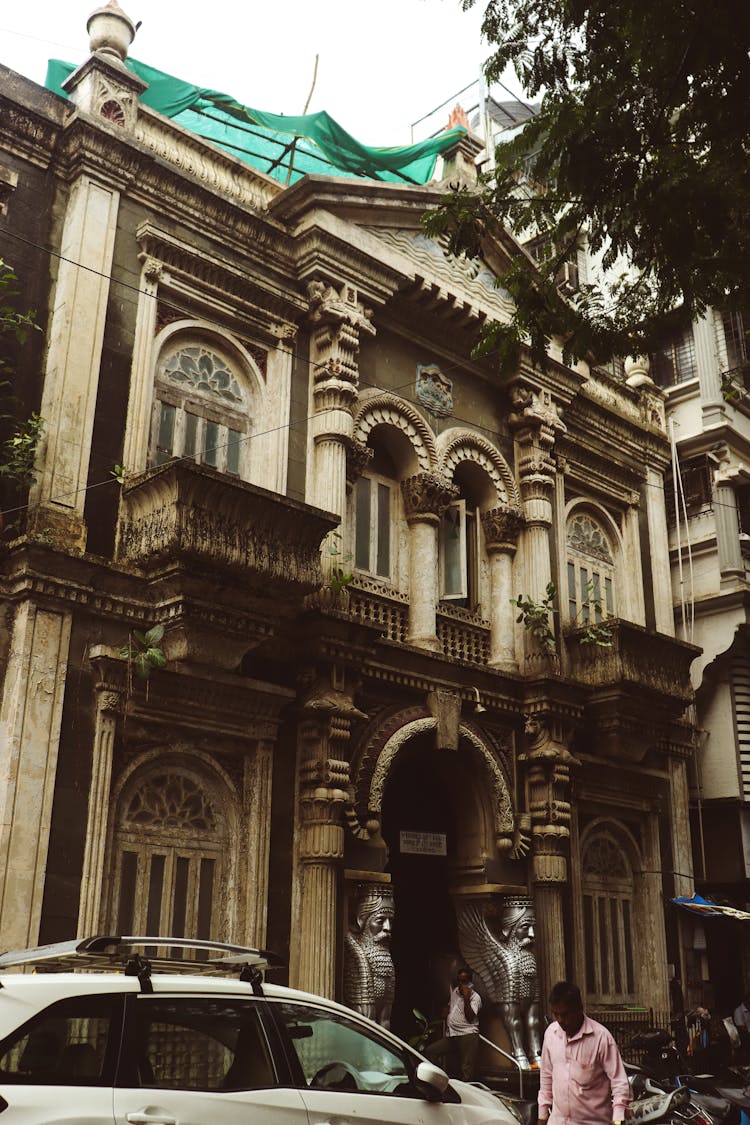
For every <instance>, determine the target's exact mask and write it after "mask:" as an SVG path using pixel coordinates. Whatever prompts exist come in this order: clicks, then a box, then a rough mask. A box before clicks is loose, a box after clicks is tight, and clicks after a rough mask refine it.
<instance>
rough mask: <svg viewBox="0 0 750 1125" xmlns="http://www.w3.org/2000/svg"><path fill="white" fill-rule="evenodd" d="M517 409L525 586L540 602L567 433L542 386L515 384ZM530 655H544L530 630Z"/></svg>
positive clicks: (514, 421) (549, 576) (547, 575)
mask: <svg viewBox="0 0 750 1125" xmlns="http://www.w3.org/2000/svg"><path fill="white" fill-rule="evenodd" d="M512 399H513V405H514V407H515V412H514V413H513V414H512V415H511V416H510V418H509V422H510V425H511V429H512V430H513V434H514V437H515V442H516V464H517V466H518V474H519V486H520V490H521V499H522V503H523V514H524V516H525V531H524V569H525V579H526V589H525V591H524V593H525V594H527V595H528V596H529V597H530V598H531V599H532V600H533V601H535V602H540V601H541V600H542V599H543V598H544V596H545V593H546V589H547V586H548V584H549V583H550V582H551V581H552V563H551V553H550V528H551V527H552V520H553V496H554V487H555V463H554V461H553V459H552V452H553V449H554V444H555V439H556V437H557V435H558V434H559V433H564V432H565V429H566V427H565V425H564V424H563V422H562V421H561V419H560V417H559V414H558V410H557V406H556V405H555V403H554V402H553V400H552V397H551V395H550V393H549V392H548V391H546V390H544V389H542V390H541V391H538V392H537V391H532V390H531V389H530V388H528V387H526V386H523V385H517V386H516V387H515V388H514V389H513V391H512ZM526 648H527V653H526V655H527V658H529V657H531V658H534V657H538V656H539V655H540V653H539V649H538V642H537V641H536V640H535V639H534V638H533V637H532V636H531V634H527V638H526Z"/></svg>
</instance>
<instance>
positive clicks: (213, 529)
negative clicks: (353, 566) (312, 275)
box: [117, 461, 334, 597]
mask: <svg viewBox="0 0 750 1125" xmlns="http://www.w3.org/2000/svg"><path fill="white" fill-rule="evenodd" d="M333 526H334V520H333V519H328V518H326V517H323V516H321V514H320V513H318V512H314V511H312V510H310V509H309V508H307V506H306V505H304V504H298V503H296V502H294V501H290V500H289V499H287V498H286V497H283V496H273V497H271V496H270V495H269V493H267V492H266V491H265V489H261V488H256V487H255V486H254V485H251V484H247V483H245V482H242V481H236V480H233V479H232V478H229V477H226V476H222V475H221V474H218V473H216V472H214V471H212V470H209V469H206V468H204V467H202V466H199V465H195V464H193V463H192V462H185V461H179V462H178V461H174V462H170V463H168V464H166V465H163V466H160V467H159V468H158V469H154V470H149V471H148V472H146V473H144V474H142V475H141V476H139V477H134V478H133V479H132V480H131V481H130V482H128V485H127V486H126V488H125V489H124V490H123V497H122V506H121V512H120V526H119V535H118V542H117V557H118V559H119V560H120V561H125V562H137V563H138V564H139V565H141V566H145V567H152V566H155V565H158V564H160V563H162V562H164V561H165V560H172V561H174V560H175V559H177V558H179V557H183V558H184V557H192V558H194V559H200V560H202V562H203V563H204V564H206V563H207V564H210V565H213V566H219V567H231V568H237V569H239V570H241V571H242V572H243V574H244V579H243V580H244V582H245V588H246V589H248V590H249V589H250V588H251V587H252V586H253V584H255V585H256V586H257V589H258V591H259V592H262V593H263V595H264V596H266V597H267V596H268V595H269V593H270V591H271V590H272V588H273V584H274V583H275V582H278V583H280V584H281V586H283V588H284V589H286V590H287V591H289V590H290V589H292V588H294V587H295V586H296V587H297V589H298V591H299V593H300V595H302V594H304V593H307V592H308V591H310V590H313V589H315V588H316V587H317V586H319V585H320V581H321V572H320V554H319V547H320V541H321V539H322V538H323V536H324V535H325V534H326V533H327V532H328V531H329V530H330V529H331V528H332V527H333ZM290 584H291V585H290Z"/></svg>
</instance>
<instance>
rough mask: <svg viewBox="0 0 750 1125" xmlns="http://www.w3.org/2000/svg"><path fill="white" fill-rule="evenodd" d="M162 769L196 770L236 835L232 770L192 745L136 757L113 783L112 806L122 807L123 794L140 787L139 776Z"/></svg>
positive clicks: (194, 771) (235, 802)
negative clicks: (225, 768) (223, 766)
mask: <svg viewBox="0 0 750 1125" xmlns="http://www.w3.org/2000/svg"><path fill="white" fill-rule="evenodd" d="M159 769H161V770H165V771H168V770H170V769H174V771H175V772H179V771H183V772H184V773H185V774H187V775H190V774H192V775H193V776H194V777H197V778H199V779H200V780H201V782H202V783H203V784H205V785H207V787H208V788H209V790H210V791H212V796H214V798H215V804H216V807H217V810H218V812H219V815H220V816H221V817H222V819H223V820H224V821H225V823H226V830H227V833H228V836H229V838H230V839H232V838H235V835H236V832H237V828H238V825H237V814H236V810H237V807H238V802H239V801H240V795H239V793H238V792H237V787H236V785H235V783H234V781H233V780H232V778H231V777H230V776H229V774H228V773H227V772H226V771H225V770H224V769H222V767H221V766H220V765H219V764H218V762H216V761H215V759H214V758H212V757H211V755H210V754H206V753H204V752H203V751H201V750H194V749H193V748H192V747H189V746H184V745H177V746H174V747H172V748H171V749H170V750H169V751H168V752H167V753H165V752H164V750H163V749H154V750H146V751H144V752H143V753H141V754H138V755H137V756H136V757H134V758H133V760H132V761H131V762H129V763H128V764H127V766H126V767H125V769H124V770H123V771H122V773H121V774H120V776H119V777H118V779H117V782H116V783H115V785H113V787H112V798H111V807H112V809H113V810H114V811H115V812H116V811H117V810H119V808H120V806H121V802H122V801H123V798H124V797H125V796H126V795H127V794H128V792H129V791H130V790H131V789H135V788H136V786H137V785H138V782H139V780H140V779H141V778H142V777H143V778H145V777H146V776H147V775H148V774H150V773H152V772H156V771H157V770H159ZM113 827H114V825H113Z"/></svg>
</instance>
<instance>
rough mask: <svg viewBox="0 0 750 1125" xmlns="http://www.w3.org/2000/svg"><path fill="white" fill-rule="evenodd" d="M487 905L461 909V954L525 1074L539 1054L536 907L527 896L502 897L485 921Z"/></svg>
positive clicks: (466, 906)
mask: <svg viewBox="0 0 750 1125" xmlns="http://www.w3.org/2000/svg"><path fill="white" fill-rule="evenodd" d="M487 914H488V904H487V903H483V902H482V903H480V902H470V903H466V904H464V906H463V907H461V909H460V910H459V914H458V936H459V942H460V945H461V953H462V955H463V957H464V958H465V959H466V961H468V962H469V964H471V965H473V966H474V976H475V978H476V979H477V981H478V983H479V986H480V992H481V993H482V995H483V997H484V999H485V1002H489V1003H493V1004H496V1005H497V1007H498V1009H499V1011H500V1015H501V1016H502V1019H503V1023H504V1024H505V1030H506V1031H507V1033H508V1038H509V1039H510V1049H511V1054H512V1055H513V1058H514V1059H515V1060H516V1062H517V1063H518V1065H519V1066H520V1067H522V1068H523V1069H524V1070H528V1069H529V1068H530V1067H532V1066H538V1065H539V1063H540V1062H541V1055H542V1030H541V1026H540V1014H541V1013H540V995H539V975H538V972H537V963H536V956H535V954H534V922H535V916H534V906H533V902H532V900H531V899H530V898H526V897H525V896H519V897H513V898H506V899H504V900H503V902H502V904H501V905H500V908H499V911H497V913H496V914H495V912H494V911H493V914H494V917H493V919H492V923H493V924H492V926H491V925H490V922H489V920H488V916H487Z"/></svg>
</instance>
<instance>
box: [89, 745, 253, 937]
mask: <svg viewBox="0 0 750 1125" xmlns="http://www.w3.org/2000/svg"><path fill="white" fill-rule="evenodd" d="M160 774H163V775H166V776H167V777H171V778H173V779H177V778H182V779H184V780H185V781H186V782H187V785H186V786H185V795H186V796H187V798H188V801H190V802H191V808H190V809H187V810H184V809H183V810H180V814H179V815H177V816H175V817H172V818H171V821H170V819H169V818H168V819H166V820H165V821H164V823H163V824H162V825H161V828H160V827H159V825H158V824H156V825H152V826H148V824H147V821H148V816H146V817H145V818H144V821H143V823H144V825H145V826H144V829H143V833H142V841H141V842H142V844H143V845H144V846H148V845H149V842H151V847H153V846H154V844H153V841H154V840H156V838H157V837H158V836H159V835H160V833H161V835H162V836H163V838H164V839H163V841H162V843H163V844H164V847H165V848H166V849H167V850H168V849H169V848H170V846H171V847H172V848H179V847H182V846H183V845H182V844H181V843H180V841H181V840H183V839H184V841H185V842H186V843H188V844H189V845H190V846H191V847H192V848H193V850H194V851H195V852H196V853H197V852H200V851H201V831H205V837H206V844H207V847H208V850H209V852H211V853H212V854H213V855H215V856H216V857H217V868H216V871H217V874H216V875H215V876H214V887H215V899H214V910H213V911H212V919H213V922H214V924H215V925H216V926H217V928H218V929H219V930H220V932H221V933H222V934H227V935H229V934H232V933H233V932H234V931H235V928H236V925H237V921H238V903H237V895H236V894H230V893H228V888H230V887H236V885H237V878H238V843H239V839H240V807H241V802H240V795H239V793H238V790H237V786H236V784H235V783H234V782H233V780H232V778H231V777H230V776H229V774H228V773H227V772H226V771H225V770H224V769H222V767H221V766H220V765H219V764H218V763H217V762H216V761H215V760H214V759H213V758H212V757H211V756H210V755H209V754H206V753H204V752H202V751H200V750H195V749H193V748H192V747H190V746H189V745H188V744H178V745H177V746H172V747H170V748H169V749H165V747H157V748H152V749H149V750H146V751H143V752H141V753H139V754H136V755H135V756H134V758H133V760H132V761H130V762H129V763H128V764H127V766H126V767H125V768H124V769H123V771H122V773H121V774H120V775H119V777H118V778H117V781H116V783H115V784H114V785H113V786H112V791H111V799H110V816H109V824H108V829H107V840H106V856H107V860H106V866H105V871H106V884H107V885H106V888H105V893H104V894H103V900H102V907H103V910H104V911H105V912H106V914H107V917H102V919H101V921H102V924H104V925H107V924H109V925H112V924H114V922H115V912H116V909H117V903H116V902H115V898H114V889H115V887H116V884H117V881H118V879H119V878H120V875H119V874H118V872H119V870H120V862H121V856H120V847H121V846H122V839H123V834H125V835H126V836H127V837H128V838H130V839H132V838H134V836H135V835H137V834H138V826H137V823H133V821H132V820H128V819H127V817H126V811H128V812H129V811H131V810H132V808H133V802H134V798H136V797H137V795H138V792H139V789H141V788H143V789H144V790H145V788H146V786H147V783H148V781H149V779H152V778H155V777H157V776H158V775H160ZM201 793H202V794H203V795H204V797H205V801H204V802H203V804H202V805H198V804H197V802H198V799H199V797H200V795H201ZM178 796H179V795H178ZM196 807H197V816H196V817H195V821H194V824H193V825H192V826H191V824H190V823H189V819H190V814H191V812H195V811H196ZM146 811H148V810H146ZM160 811H161V810H157V813H158V812H160ZM186 813H187V816H186ZM201 814H204V816H205V820H204V823H203V827H201ZM180 821H182V823H180ZM128 846H129V845H128ZM158 850H159V851H162V850H163V849H162V847H161V846H160V847H159V849H158ZM139 862H140V861H139Z"/></svg>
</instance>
